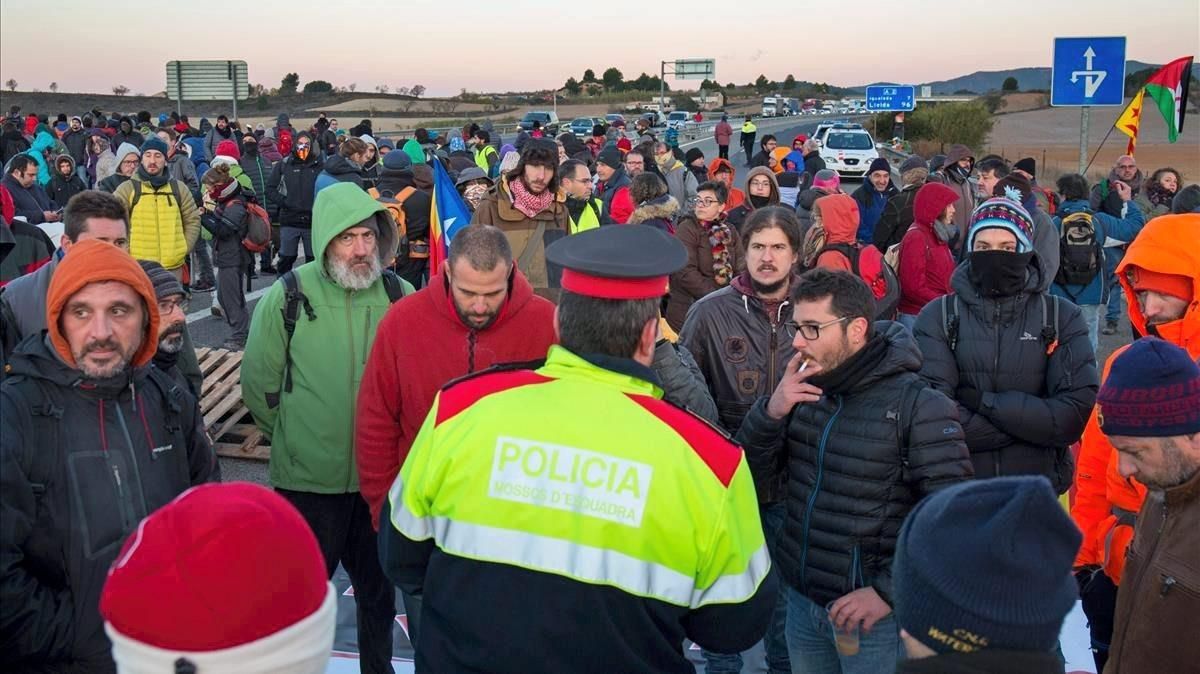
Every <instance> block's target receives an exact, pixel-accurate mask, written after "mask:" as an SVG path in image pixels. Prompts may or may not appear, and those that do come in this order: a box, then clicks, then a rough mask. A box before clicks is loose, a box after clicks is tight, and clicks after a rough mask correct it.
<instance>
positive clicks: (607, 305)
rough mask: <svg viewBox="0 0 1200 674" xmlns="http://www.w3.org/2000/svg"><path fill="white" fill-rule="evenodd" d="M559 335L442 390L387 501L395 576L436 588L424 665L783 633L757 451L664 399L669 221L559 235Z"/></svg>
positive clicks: (677, 649)
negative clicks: (662, 340) (659, 342)
mask: <svg viewBox="0 0 1200 674" xmlns="http://www.w3.org/2000/svg"><path fill="white" fill-rule="evenodd" d="M546 256H547V258H548V259H550V260H551V261H552V262H554V263H556V264H559V265H561V266H562V267H563V268H564V271H563V275H562V288H563V293H562V297H561V299H560V302H559V305H558V310H557V314H556V316H555V319H556V320H555V322H556V327H557V329H558V334H559V343H560V345H556V346H553V347H551V348H550V352H549V354H548V356H547V358H546V360H545V362H544V363H543V364H541V365H540V366H537V367H536V369H520V368H519V367H513V368H510V369H493V370H491V371H487V372H483V373H480V374H477V375H474V376H471V377H468V378H465V379H461V380H459V381H458V382H456V383H451V384H449V385H447V386H446V387H445V388H443V389H442V391H441V392H440V393H439V394H438V398H437V400H436V401H435V402H434V405H433V409H432V410H431V411H430V414H429V417H428V418H427V419H426V420H425V424H424V426H423V427H422V428H421V431H420V433H419V434H418V435H417V438H416V440H415V441H414V443H413V446H412V452H411V453H410V454H409V456H408V459H407V460H406V461H405V463H404V466H403V468H402V469H401V471H400V475H399V476H398V477H397V478H396V481H395V483H394V484H393V485H392V489H391V492H390V493H389V495H388V500H387V502H385V504H384V506H383V512H382V514H381V516H380V527H379V539H380V540H379V550H380V553H379V554H380V558H381V561H382V562H383V566H384V569H385V572H386V573H387V574H388V575H389V577H390V578H392V580H393V581H394V582H396V584H397V585H399V586H400V587H401V588H402V589H404V590H406V591H408V592H411V593H420V594H423V596H424V608H423V611H422V614H421V619H422V621H423V624H422V629H421V634H420V636H419V638H418V643H417V644H416V653H417V656H416V658H417V659H416V666H417V671H430V672H449V671H488V672H522V673H525V672H689V673H690V672H693V671H695V669H694V667H693V665H691V664H690V663H689V662H688V660H687V659H686V658H685V657H684V652H683V640H684V639H685V638H688V639H691V640H692V641H694V642H696V643H697V644H699V645H700V646H702V647H704V648H706V649H709V650H712V651H717V652H722V653H735V652H739V651H741V650H744V649H746V648H749V647H750V646H751V645H753V644H754V643H755V642H756V641H758V639H759V638H761V637H762V635H763V633H764V632H765V631H766V627H767V622H768V620H769V618H770V614H771V611H772V608H773V606H774V604H775V597H776V593H777V591H778V586H777V584H776V580H775V575H774V574H773V573H772V572H771V561H770V558H769V556H768V554H767V548H766V546H765V544H764V541H763V532H762V525H761V524H760V522H759V519H758V506H757V502H756V497H755V493H754V485H753V481H752V479H751V477H750V471H749V469H748V467H747V465H746V460H745V458H744V457H743V455H742V451H741V449H740V448H739V447H738V446H737V445H735V444H733V443H732V442H731V441H730V440H729V439H728V437H727V436H725V435H723V434H722V433H721V432H720V431H718V430H716V429H715V428H714V427H712V426H710V425H708V424H707V423H705V422H704V421H702V420H701V419H700V418H699V417H696V416H694V415H692V414H691V413H689V412H687V411H685V410H683V409H680V408H677V407H674V406H672V405H670V404H669V403H666V402H664V401H663V400H662V396H663V391H662V388H661V386H660V385H659V384H658V383H657V382H656V380H655V376H654V374H653V372H652V371H651V369H650V364H651V359H652V356H653V353H654V346H655V340H656V336H657V331H658V308H659V300H660V298H661V297H662V295H663V293H665V292H666V290H667V278H668V276H669V275H670V273H671V272H673V271H676V270H678V269H680V268H681V267H682V266H683V264H684V261H685V258H686V253H685V252H684V250H683V247H682V245H681V244H679V242H678V241H677V240H676V239H675V238H674V237H672V236H671V235H669V234H667V233H666V232H663V231H661V230H658V229H655V228H653V227H647V226H643V225H628V226H622V227H600V228H597V229H592V230H589V231H585V232H582V233H580V234H576V235H575V236H570V237H566V238H563V239H560V240H559V241H557V242H555V243H554V244H553V245H551V246H550V247H549V248H548V249H547V251H546Z"/></svg>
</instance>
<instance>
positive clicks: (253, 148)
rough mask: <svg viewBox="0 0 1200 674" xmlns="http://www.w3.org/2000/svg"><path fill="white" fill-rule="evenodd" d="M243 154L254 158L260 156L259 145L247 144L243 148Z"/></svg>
mask: <svg viewBox="0 0 1200 674" xmlns="http://www.w3.org/2000/svg"><path fill="white" fill-rule="evenodd" d="M242 153H243V154H248V155H250V156H252V157H253V156H254V155H256V154H258V143H246V144H245V145H243V146H242Z"/></svg>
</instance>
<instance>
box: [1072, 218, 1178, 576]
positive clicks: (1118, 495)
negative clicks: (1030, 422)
mask: <svg viewBox="0 0 1200 674" xmlns="http://www.w3.org/2000/svg"><path fill="white" fill-rule="evenodd" d="M1130 267H1138V268H1141V269H1148V270H1152V271H1156V272H1160V273H1165V274H1177V275H1179V276H1185V277H1188V278H1190V279H1192V302H1191V304H1189V305H1188V307H1187V309H1186V310H1185V311H1184V315H1183V317H1182V318H1180V319H1179V320H1176V321H1172V322H1170V323H1163V324H1160V325H1157V326H1154V332H1155V333H1156V334H1157V335H1158V336H1159V337H1161V338H1163V339H1165V340H1167V341H1169V342H1172V343H1174V344H1177V345H1179V346H1181V347H1183V348H1184V349H1187V352H1188V353H1189V354H1191V356H1192V358H1195V359H1197V360H1200V215H1196V214H1184V215H1164V216H1160V217H1157V218H1154V219H1153V220H1151V221H1150V222H1149V223H1147V224H1146V227H1145V228H1144V229H1143V230H1142V231H1141V233H1140V234H1138V236H1137V238H1136V239H1134V241H1133V243H1131V244H1129V249H1128V250H1127V251H1126V253H1125V258H1124V259H1123V260H1122V261H1121V263H1120V264H1119V265H1118V266H1117V279H1118V281H1119V282H1120V283H1121V287H1122V288H1123V289H1124V291H1125V297H1126V299H1128V300H1129V320H1130V322H1131V323H1133V326H1134V327H1135V328H1137V330H1138V332H1139V333H1141V334H1147V329H1146V319H1145V317H1144V316H1142V312H1141V309H1140V307H1139V306H1138V302H1137V296H1136V295H1135V294H1134V292H1133V287H1132V286H1131V285H1130V282H1129V278H1128V275H1127V273H1126V272H1127V271H1128V270H1129V268H1130ZM1124 350H1125V347H1122V348H1120V349H1117V351H1115V352H1114V353H1113V354H1112V355H1111V356H1109V358H1108V361H1106V362H1105V364H1104V372H1103V374H1102V379H1101V381H1103V379H1104V378H1107V377H1108V370H1109V368H1110V367H1112V363H1113V360H1114V359H1116V357H1117V356H1118V355H1120V354H1121V353H1122V352H1123V351H1124ZM1075 490H1076V491H1075V504H1074V505H1073V506H1072V507H1071V517H1072V518H1073V519H1074V520H1075V524H1076V526H1078V527H1079V529H1080V530H1081V531H1082V532H1083V545H1082V546H1081V547H1080V548H1079V554H1078V555H1076V557H1075V565H1076V566H1077V567H1079V566H1088V565H1100V566H1101V567H1103V568H1104V572H1105V574H1107V575H1108V577H1109V578H1111V579H1112V581H1113V582H1114V583H1116V584H1118V585H1119V584H1120V582H1121V575H1122V574H1123V573H1124V571H1125V551H1126V549H1127V548H1128V547H1129V543H1130V541H1131V540H1133V523H1134V516H1135V515H1136V514H1137V512H1138V511H1139V510H1141V508H1142V501H1144V500H1145V498H1146V487H1145V486H1143V485H1142V484H1141V483H1139V482H1136V481H1134V480H1133V479H1125V478H1123V477H1121V474H1120V473H1119V472H1118V470H1117V453H1116V450H1115V449H1113V446H1112V444H1110V443H1109V442H1108V438H1107V437H1105V435H1104V433H1103V432H1102V431H1101V430H1100V425H1099V423H1098V422H1097V420H1096V412H1095V410H1093V411H1092V416H1091V418H1089V419H1088V423H1087V427H1086V428H1084V431H1083V438H1082V439H1081V440H1080V447H1079V458H1078V461H1077V465H1076V468H1075Z"/></svg>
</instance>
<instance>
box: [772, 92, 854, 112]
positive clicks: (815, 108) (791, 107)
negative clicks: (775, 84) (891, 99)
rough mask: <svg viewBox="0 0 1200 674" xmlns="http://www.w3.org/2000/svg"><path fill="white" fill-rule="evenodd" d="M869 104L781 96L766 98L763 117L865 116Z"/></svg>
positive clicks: (850, 99) (850, 100) (846, 100)
mask: <svg viewBox="0 0 1200 674" xmlns="http://www.w3.org/2000/svg"><path fill="white" fill-rule="evenodd" d="M865 114H867V103H866V101H865V100H863V99H861V98H846V99H842V100H840V101H832V100H831V101H822V100H820V99H817V98H806V99H804V100H803V101H802V100H800V99H798V98H788V97H787V96H782V95H780V94H772V95H770V96H764V97H763V100H762V116H763V117H790V116H794V115H865Z"/></svg>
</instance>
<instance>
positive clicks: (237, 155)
mask: <svg viewBox="0 0 1200 674" xmlns="http://www.w3.org/2000/svg"><path fill="white" fill-rule="evenodd" d="M217 156H218V157H233V158H234V159H237V160H238V161H241V159H242V151H241V150H239V149H238V144H237V143H235V142H233V141H232V140H223V141H221V142H219V143H217Z"/></svg>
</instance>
